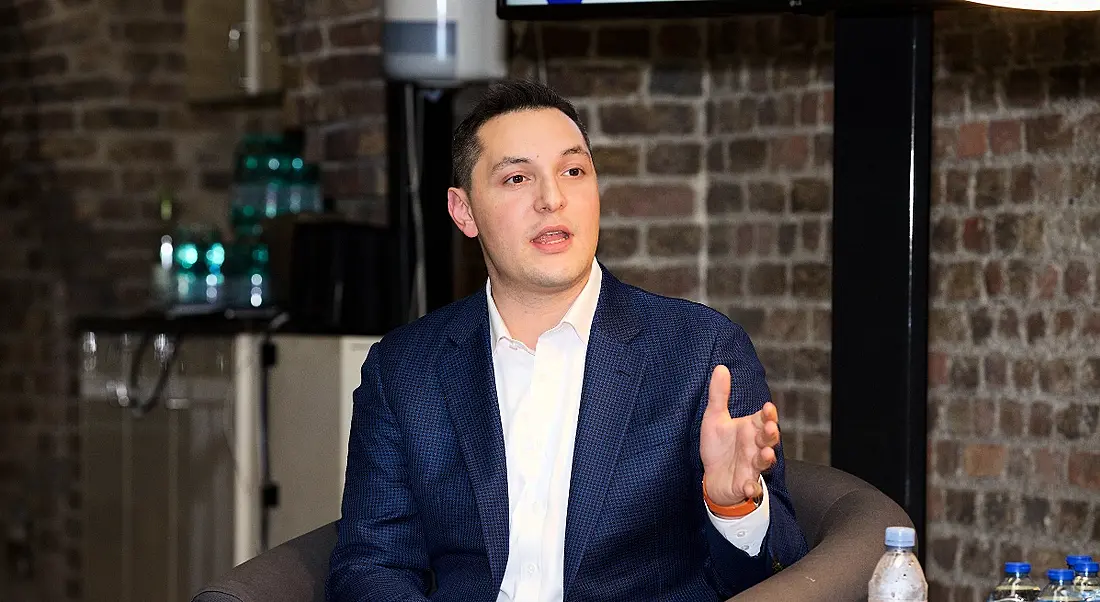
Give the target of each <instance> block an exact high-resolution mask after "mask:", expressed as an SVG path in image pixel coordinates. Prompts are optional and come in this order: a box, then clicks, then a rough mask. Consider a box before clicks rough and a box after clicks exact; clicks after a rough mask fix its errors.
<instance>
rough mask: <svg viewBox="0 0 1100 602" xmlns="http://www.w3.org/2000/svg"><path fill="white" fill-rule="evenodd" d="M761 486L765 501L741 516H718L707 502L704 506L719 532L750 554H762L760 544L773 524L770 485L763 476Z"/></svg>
mask: <svg viewBox="0 0 1100 602" xmlns="http://www.w3.org/2000/svg"><path fill="white" fill-rule="evenodd" d="M760 487H761V489H763V490H764V499H763V501H761V502H760V505H759V506H757V507H756V510H753V511H752V512H750V513H748V514H746V515H745V516H742V517H739V518H723V517H721V516H718V515H716V514H714V513H713V512H711V511H710V508H706V502H703V507H705V508H706V510H707V516H709V517H710V522H711V524H712V525H714V528H715V529H718V532H719V533H721V534H722V537H724V538H726V541H728V542H730V543H731V544H733V545H734V546H735V547H737V549H739V550H741V551H743V552H745V553H746V554H748V555H749V556H757V555H759V554H760V546H761V544H763V543H764V536H765V535H767V534H768V526H769V525H771V513H770V512H769V507H770V506H769V504H768V486H767V484H765V483H764V478H763V477H760Z"/></svg>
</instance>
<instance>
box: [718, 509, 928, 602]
mask: <svg viewBox="0 0 1100 602" xmlns="http://www.w3.org/2000/svg"><path fill="white" fill-rule="evenodd" d="M799 518H801V517H799ZM800 522H801V521H800ZM890 526H907V527H911V526H913V523H912V521H910V520H909V516H908V515H907V514H906V513H905V511H904V510H902V508H901V506H898V505H897V504H896V503H895V502H894V501H893V500H891V499H890V498H889V497H887V496H886V495H885V494H883V493H881V492H879V491H878V490H876V489H873V488H870V487H859V488H856V489H853V490H851V491H849V492H848V493H846V494H844V495H843V496H841V497H839V498H837V499H836V500H835V501H833V503H832V504H830V505H829V507H828V509H827V510H826V511H825V512H824V513H823V514H822V516H821V519H820V524H819V525H818V533H819V534H820V537H821V540H820V542H819V543H818V544H817V545H816V546H815V547H814V548H812V549H811V550H810V553H809V554H807V555H806V556H805V557H803V558H802V559H801V560H799V561H798V562H796V563H794V564H793V565H791V566H789V567H787V568H786V569H784V570H783V571H781V572H779V573H778V574H776V575H773V576H772V577H770V578H768V579H766V580H764V581H763V582H761V583H759V584H757V585H756V586H754V587H752V588H750V589H748V590H746V591H744V592H742V593H740V594H738V595H736V596H734V597H733V598H731V599H730V600H729V601H728V602H771V601H773V600H799V601H800V602H865V601H866V600H867V582H868V581H869V580H870V579H871V573H873V572H874V570H875V565H876V564H878V560H879V558H881V556H882V551H883V543H882V540H883V534H884V533H885V530H886V527H890ZM810 543H811V545H812V542H810Z"/></svg>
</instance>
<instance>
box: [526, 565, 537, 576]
mask: <svg viewBox="0 0 1100 602" xmlns="http://www.w3.org/2000/svg"><path fill="white" fill-rule="evenodd" d="M536 570H538V567H536V566H535V563H533V562H530V563H528V564H527V574H528V575H534V574H535V571H536Z"/></svg>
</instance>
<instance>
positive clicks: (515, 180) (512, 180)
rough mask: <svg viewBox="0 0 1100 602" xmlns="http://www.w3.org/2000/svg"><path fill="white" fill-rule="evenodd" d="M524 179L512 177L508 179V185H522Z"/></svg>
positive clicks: (516, 176)
mask: <svg viewBox="0 0 1100 602" xmlns="http://www.w3.org/2000/svg"><path fill="white" fill-rule="evenodd" d="M523 179H524V176H520V175H515V176H512V177H510V178H508V183H509V184H522V183H523Z"/></svg>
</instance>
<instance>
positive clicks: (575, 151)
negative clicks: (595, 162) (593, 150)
mask: <svg viewBox="0 0 1100 602" xmlns="http://www.w3.org/2000/svg"><path fill="white" fill-rule="evenodd" d="M566 155H584V156H586V157H588V156H589V155H588V150H587V149H585V148H584V147H583V146H581V145H579V144H578V145H577V146H573V147H570V148H567V149H565V150H563V151H562V152H561V156H563V157H564V156H566Z"/></svg>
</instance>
